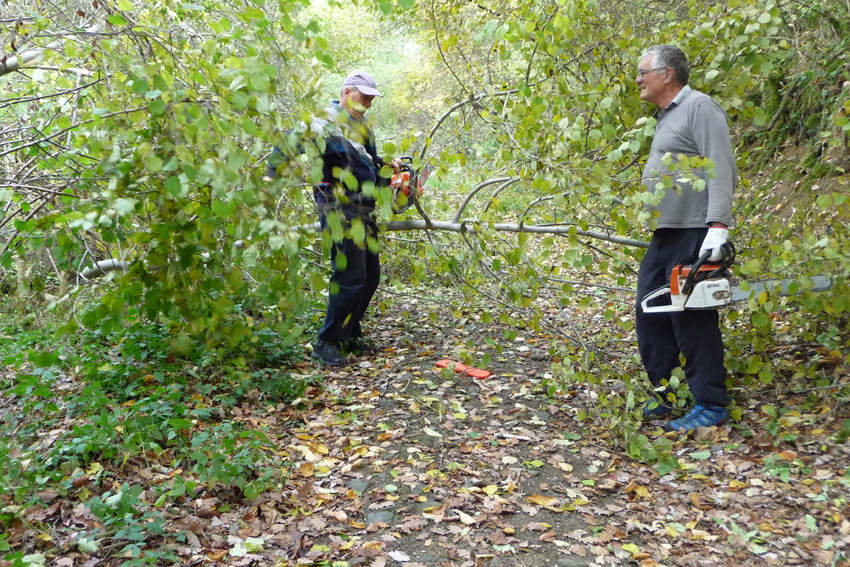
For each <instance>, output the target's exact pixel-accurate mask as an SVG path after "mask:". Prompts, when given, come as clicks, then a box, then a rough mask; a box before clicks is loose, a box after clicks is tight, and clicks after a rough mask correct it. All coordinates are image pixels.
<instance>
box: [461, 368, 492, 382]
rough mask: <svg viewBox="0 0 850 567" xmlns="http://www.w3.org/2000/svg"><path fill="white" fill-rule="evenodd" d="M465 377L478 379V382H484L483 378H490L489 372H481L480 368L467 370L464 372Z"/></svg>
mask: <svg viewBox="0 0 850 567" xmlns="http://www.w3.org/2000/svg"><path fill="white" fill-rule="evenodd" d="M466 375H467V376H469V377H471V378H478V379H479V380H484V379H485V378H489V377H490V371H489V370H482V369H480V368H468V369H467V370H466Z"/></svg>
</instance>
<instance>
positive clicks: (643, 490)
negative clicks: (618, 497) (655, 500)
mask: <svg viewBox="0 0 850 567" xmlns="http://www.w3.org/2000/svg"><path fill="white" fill-rule="evenodd" d="M635 494H636V495H637V496H639V497H640V498H646V499H651V498H652V495H651V494H650V493H649V489H648V488H647V487H645V486H638V487H637V488H635Z"/></svg>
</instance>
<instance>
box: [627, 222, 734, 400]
mask: <svg viewBox="0 0 850 567" xmlns="http://www.w3.org/2000/svg"><path fill="white" fill-rule="evenodd" d="M706 231H707V229H705V228H682V229H674V228H661V229H658V230H656V231H655V233H654V234H653V235H652V240H651V241H650V243H649V249H648V250H647V251H646V255H645V256H644V257H643V261H642V262H641V265H640V272H639V273H638V296H637V297H638V298H637V309H636V312H637V316H636V327H637V337H638V350H639V351H640V358H641V361H642V362H643V366H644V368H646V373H647V374H648V375H649V379H650V381H651V382H652V384H653V386H657V385H658V384H659V383H660V382H661V381H662V380H666V379H669V378H670V373H671V372H672V371H673V369H674V368H678V367H679V366H681V363H680V360H679V354H682V355H683V356H684V358H685V365H684V371H685V377H686V378H687V380H688V387H689V388H690V390H691V394H693V396H694V399H695V400H696V402H697V403H698V404H703V405H705V404H709V405H716V406H727V405H729V402H730V401H731V400H730V397H729V393H728V392H727V390H726V368H725V367H724V365H723V337H722V336H721V333H720V322H719V316H718V314H717V310H716V309H706V310H687V311H681V312H678V313H649V314H645V313H643V311H642V310H641V308H640V301H641V299H643V298H644V296H646V294H648V293H649V292H651V291H653V290H655V289H656V288H659V287H661V286H667V285H669V284H670V271H671V270H672V269H673V267H674V266H676V265H677V264H692V263H694V262H695V261H696V260H697V258H698V256H699V248H700V246H701V244H702V241H703V239H704V238H705V234H706ZM659 299H661V300H664V301H666V300H668V299H669V298H659ZM664 301H659V303H664Z"/></svg>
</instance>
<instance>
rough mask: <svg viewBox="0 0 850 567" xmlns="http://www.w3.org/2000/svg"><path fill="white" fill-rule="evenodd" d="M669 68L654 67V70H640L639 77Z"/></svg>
mask: <svg viewBox="0 0 850 567" xmlns="http://www.w3.org/2000/svg"><path fill="white" fill-rule="evenodd" d="M666 68H667V67H653V68H652V69H638V75H640V76H641V77H643V76H644V75H646V74H647V73H652V72H653V71H660V70H661V69H666Z"/></svg>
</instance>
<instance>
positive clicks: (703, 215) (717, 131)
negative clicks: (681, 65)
mask: <svg viewBox="0 0 850 567" xmlns="http://www.w3.org/2000/svg"><path fill="white" fill-rule="evenodd" d="M727 120H728V119H727V117H726V112H724V110H723V109H722V108H721V107H720V105H718V104H717V103H716V102H714V100H712V99H711V97H709V96H708V95H706V94H704V93H701V92H699V91H696V90H693V89H692V88H690V87H689V86H685V87H684V88H683V89H682V90H681V91H680V92H679V94H677V95H676V98H674V99H673V102H672V103H670V106H668V107H667V108H666V109H664V110H661V111H660V112H659V118H658V124H657V125H656V127H655V136H654V137H653V138H652V146H651V147H650V149H649V157H648V158H647V160H646V166H645V167H644V169H643V176H642V181H643V183H644V184H645V185H646V187H647V188H648V189H649V190H650V191H655V190H656V184H657V183H658V182H659V181H661V180H662V179H663V177H664V176H665V175H669V176H670V177H671V178H672V180H673V187H672V188H670V189H667V190H666V193H665V195H664V198H663V200H662V201H661V203H660V204H659V205H658V206H657V207H650V210H657V211H658V212H659V214H660V216H659V217H658V228H701V227H705V226H706V225H707V224H708V223H712V222H721V223H723V224H725V225H727V226H729V227H731V226H732V193H733V192H734V190H735V184H736V183H737V178H738V171H737V168H736V166H735V156H734V155H733V154H732V143H731V141H730V139H729V126H728V123H727ZM668 152H669V153H670V154H672V156H673V162H675V158H676V156H677V155H678V154H685V155H686V156H689V157H692V156H702V157H706V158H709V159H711V160H712V161H713V162H714V177H709V175H708V174H707V173H706V172H705V171H702V170H695V171H692V172H691V174H692V175H698V176H700V177H702V178H703V179H705V182H706V183H705V190H703V191H696V190H694V189H693V188H692V187H691V184H690V183H688V182H679V181H677V178H679V177H681V176H682V172H680V171H670V169H669V168H668V167H667V166H666V165H664V163H662V161H661V160H662V158H663V157H664V155H665V154H667V153H668Z"/></svg>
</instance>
